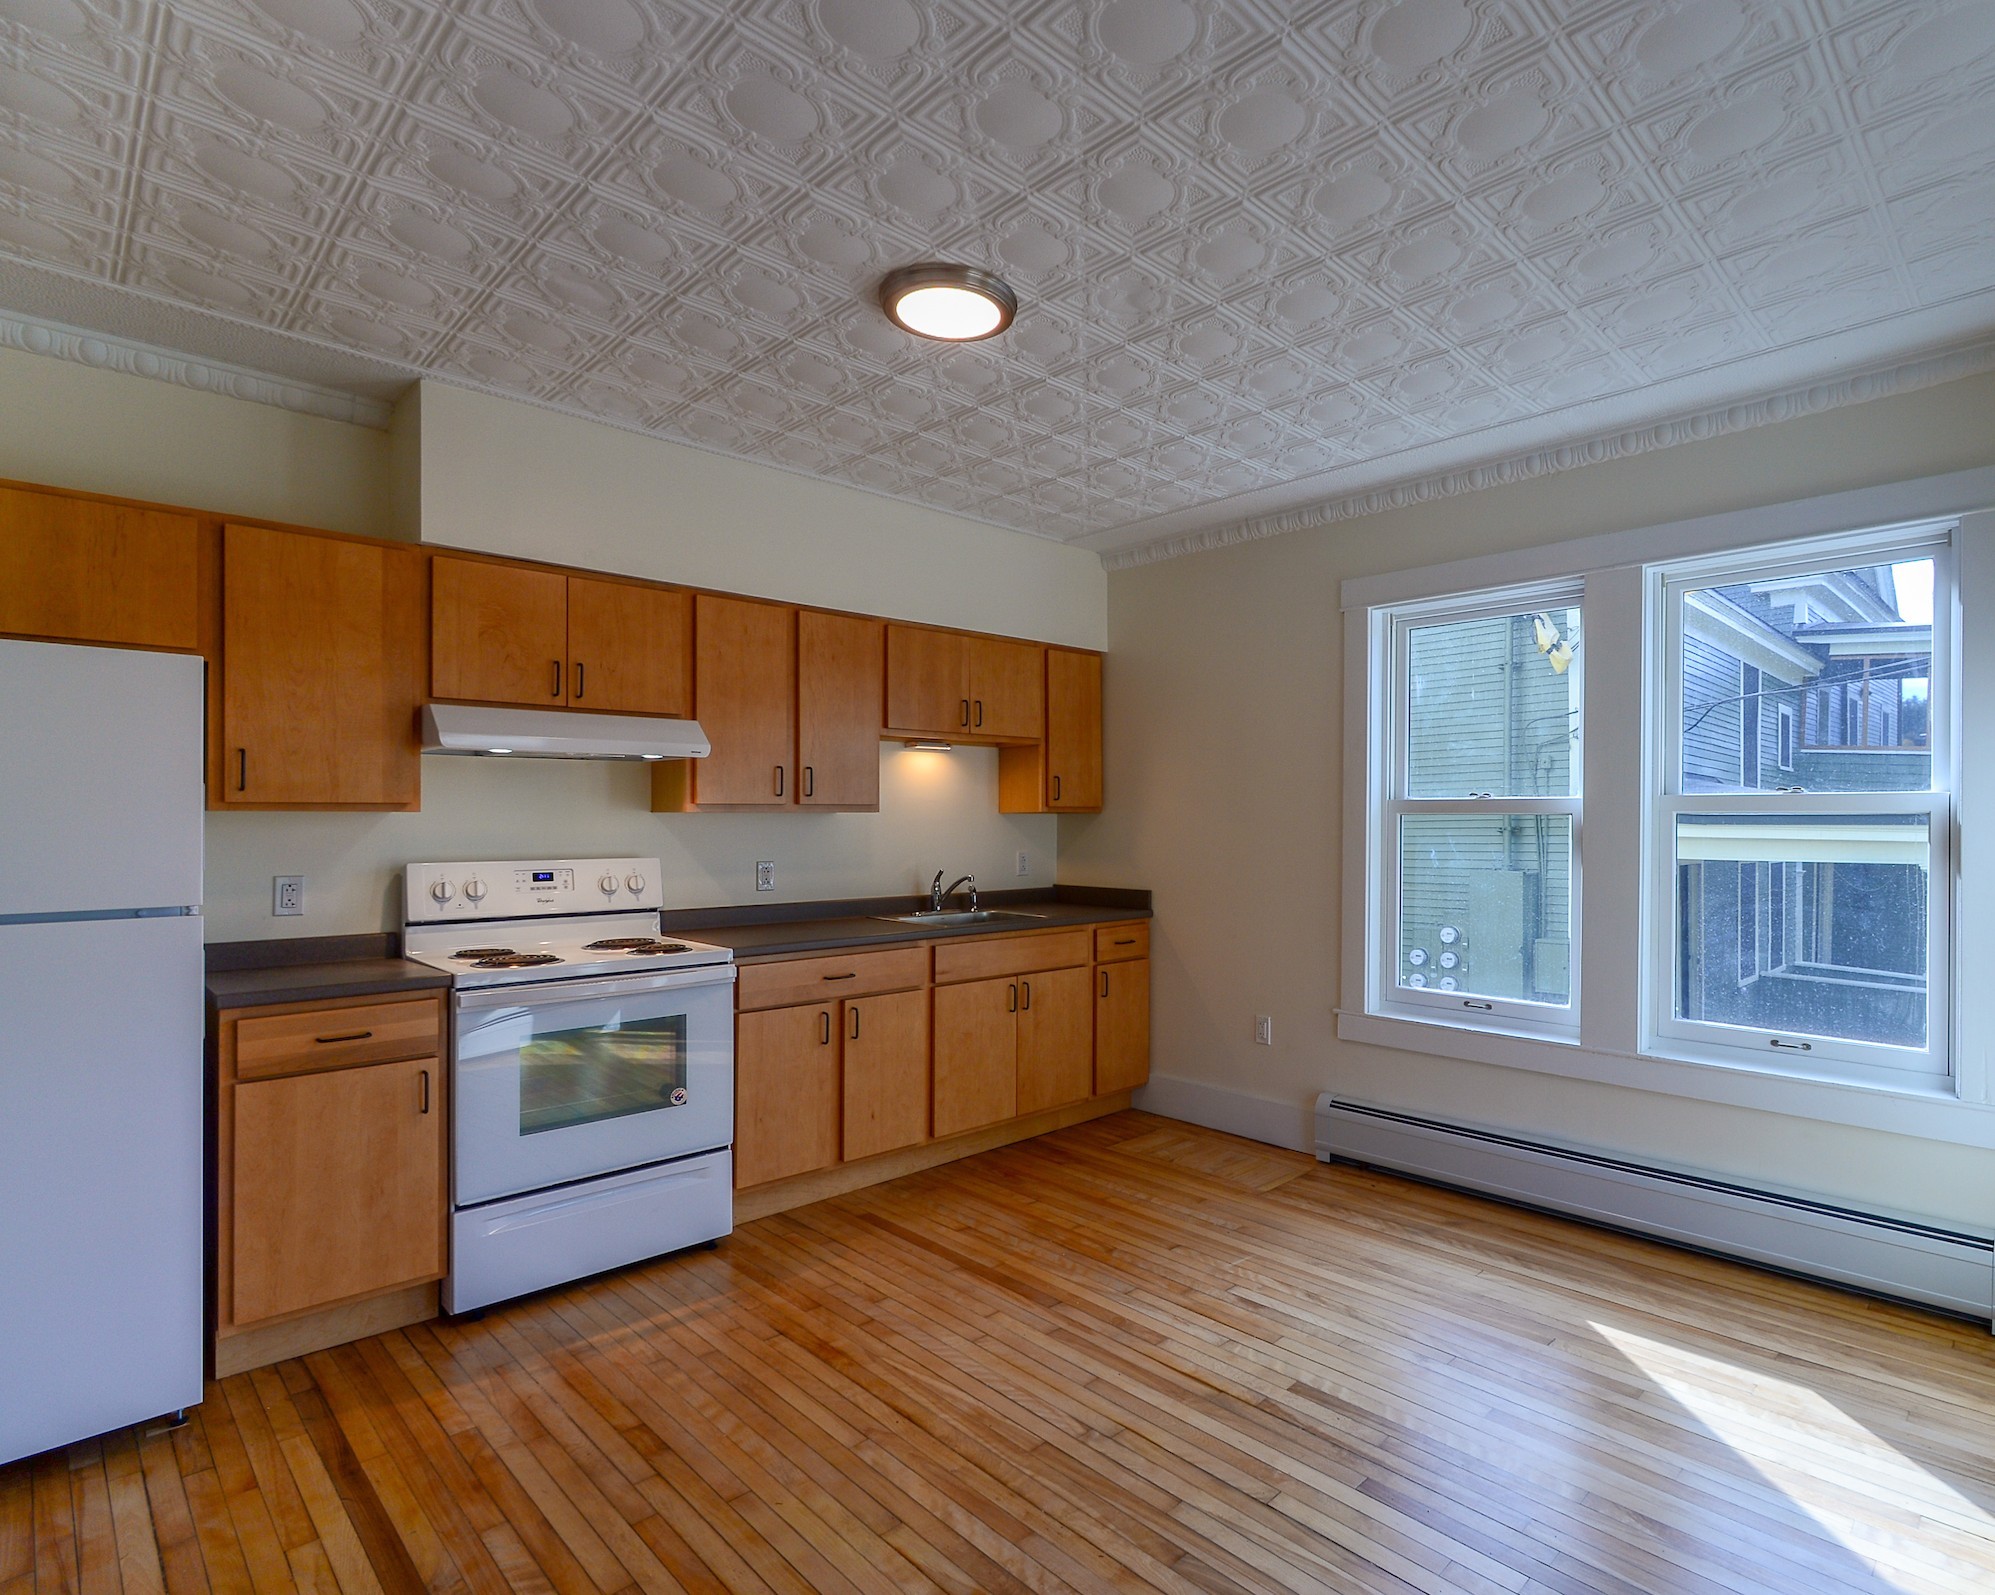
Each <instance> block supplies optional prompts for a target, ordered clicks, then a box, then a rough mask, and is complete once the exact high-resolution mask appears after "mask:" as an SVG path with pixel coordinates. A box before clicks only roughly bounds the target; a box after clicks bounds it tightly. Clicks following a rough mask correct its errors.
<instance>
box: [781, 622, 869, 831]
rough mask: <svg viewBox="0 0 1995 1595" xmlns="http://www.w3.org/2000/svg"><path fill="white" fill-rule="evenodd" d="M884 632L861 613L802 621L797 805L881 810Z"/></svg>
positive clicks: (798, 682)
mask: <svg viewBox="0 0 1995 1595" xmlns="http://www.w3.org/2000/svg"><path fill="white" fill-rule="evenodd" d="M885 668H886V627H885V626H884V625H882V624H881V623H880V622H879V621H877V620H867V619H865V618H864V617H863V616H859V615H829V614H824V613H822V612H821V611H818V610H815V609H806V610H804V611H802V612H801V613H800V614H799V615H798V616H797V766H798V771H797V781H798V787H797V801H798V802H799V803H800V804H802V805H803V806H804V807H806V808H841V809H877V808H878V807H879V806H880V724H881V721H880V715H881V684H882V681H883V678H884V672H885Z"/></svg>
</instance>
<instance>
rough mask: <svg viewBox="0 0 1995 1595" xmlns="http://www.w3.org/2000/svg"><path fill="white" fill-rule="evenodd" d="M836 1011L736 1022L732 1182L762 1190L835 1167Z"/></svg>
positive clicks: (827, 1008) (770, 1012) (784, 1011)
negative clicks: (768, 1183)
mask: <svg viewBox="0 0 1995 1595" xmlns="http://www.w3.org/2000/svg"><path fill="white" fill-rule="evenodd" d="M842 1095H843V1093H842V1088H841V1085H840V1081H839V1072H838V1004H837V1003H835V1002H828V1003H813V1004H811V1005H810V1006H809V1007H805V1008H770V1009H767V1010H765V1011H764V1012H762V1013H745V1014H741V1015H738V1016H737V1017H736V1019H735V1022H734V1183H735V1184H736V1185H737V1186H740V1185H760V1184H762V1183H763V1182H764V1181H766V1180H781V1179H787V1178H788V1177H789V1176H790V1175H792V1174H808V1173H809V1172H810V1171H811V1170H812V1169H823V1168H829V1167H831V1165H832V1164H834V1163H836V1162H837V1161H838V1152H839V1134H838V1124H839V1109H840V1104H841V1101H842Z"/></svg>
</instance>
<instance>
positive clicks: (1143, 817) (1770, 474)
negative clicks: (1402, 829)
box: [1060, 376, 1995, 1224]
mask: <svg viewBox="0 0 1995 1595" xmlns="http://www.w3.org/2000/svg"><path fill="white" fill-rule="evenodd" d="M1989 464H1995V376H1988V377H1978V378H1973V379H1969V380H1966V381H1961V382H1955V383H1951V384H1948V385H1945V386H1941V387H1936V388H1929V389H1926V390H1924V391H1921V392H1918V393H1913V394H1907V395H1903V396H1901V397H1897V398H1893V399H1885V400H1878V401H1875V402H1873V403H1871V404H1867V405H1861V406H1853V407H1850V408H1846V409H1841V410H1836V411H1832V412H1829V413H1827V414H1824V415H1821V416H1816V417H1811V418H1808V419H1804V420H1799V421H1792V422H1788V423H1786V424H1784V425H1780V426H1770V427H1761V428H1758V429H1756V430H1753V431H1750V432H1744V433H1740V434H1738V435H1736V436H1733V437H1728V438H1722V439H1716V440H1712V441H1709V442H1704V443H1696V444H1689V445H1684V446H1681V447H1678V448H1675V449H1671V450H1666V451H1663V452H1659V453H1655V454H1649V455H1643V456H1640V457H1637V458H1633V459H1628V460H1622V461H1617V462H1612V463H1608V464H1603V465H1598V466H1593V467H1589V468H1587V469H1584V470H1578V471H1572V472H1568V473H1566V474H1563V475H1559V476H1553V477H1548V478H1545V479H1542V480H1539V481H1535V482H1529V483H1520V484H1517V485H1514V486H1509V487H1504V488H1498V489H1492V490H1489V491H1487V492H1483V493H1479V494H1474V495H1466V496H1463V497H1460V498H1454V499H1446V500H1442V501H1439V502H1435V503H1430V504H1425V505H1421V506H1419V507H1417V508H1413V509H1408V510H1400V511H1394V512H1390V513H1387V514H1381V515H1376V516H1371V517H1368V518H1365V519H1361V520H1354V521H1345V522H1341V523H1338V524H1335V525H1331V526H1328V527H1324V528H1321V529H1319V530H1315V531H1311V532H1304V533H1297V534H1293V535H1290V536H1287V537H1280V538H1272V539H1268V540H1266V541H1262V542H1256V543H1248V544H1243V545H1241V546H1238V547H1235V548H1230V549H1224V550H1219V551H1215V552H1213V553H1209V554H1201V555H1195V556H1191V557H1188V558H1183V559H1178V560H1172V561H1168V562H1165V563H1161V564H1155V565H1148V566H1139V567H1136V568H1133V569H1129V570H1123V571H1116V572H1112V573H1111V574H1110V577H1109V650H1110V651H1109V668H1108V672H1107V688H1106V690H1107V715H1106V718H1107V726H1108V733H1107V749H1106V752H1107V761H1108V769H1107V780H1108V786H1109V791H1110V792H1111V793H1112V794H1113V795H1114V796H1113V800H1112V802H1111V805H1110V807H1109V809H1108V811H1107V812H1106V813H1104V814H1102V815H1100V816H1095V817H1088V818H1071V819H1063V820H1062V821H1061V822H1060V826H1061V833H1060V841H1061V848H1060V859H1061V878H1062V879H1063V880H1068V881H1077V882H1089V883H1095V884H1105V885H1140V886H1149V887H1151V888H1153V889H1154V890H1155V892H1156V907H1157V916H1158V918H1157V927H1156V931H1155V933H1154V935H1155V941H1154V945H1155V949H1156V952H1155V991H1156V997H1155V1012H1154V1016H1153V1017H1154V1026H1155V1032H1154V1033H1155V1045H1154V1056H1155V1070H1156V1072H1157V1073H1158V1074H1159V1075H1164V1076H1175V1077H1179V1078H1182V1079H1187V1080H1192V1081H1197V1082H1201V1083H1204V1084H1207V1085H1212V1086H1217V1087H1221V1088H1224V1089H1228V1090H1232V1091H1237V1092H1241V1093H1245V1094H1248V1095H1250V1096H1253V1097H1260V1098H1265V1099H1272V1100H1275V1101H1277V1102H1281V1103H1286V1104H1291V1105H1293V1107H1294V1108H1295V1110H1296V1115H1297V1116H1296V1120H1295V1121H1294V1122H1296V1123H1297V1125H1298V1127H1299V1125H1300V1122H1301V1112H1302V1109H1303V1106H1304V1104H1306V1103H1307V1102H1309V1101H1310V1100H1311V1099H1313V1097H1314V1095H1315V1094H1316V1093H1317V1092H1319V1091H1324V1090H1334V1091H1338V1092H1343V1093H1347V1094H1349V1095H1351V1096H1353V1097H1356V1098H1359V1099H1362V1100H1366V1101H1371V1102H1377V1103H1382V1104H1385V1105H1388V1106H1394V1107H1399V1108H1402V1109H1406V1110H1410V1111H1415V1112H1426V1113H1431V1114H1435V1115H1439V1116H1452V1117H1458V1118H1463V1119H1469V1120H1475V1121H1479V1122H1482V1123H1486V1124H1492V1125H1498V1126H1506V1127H1512V1128H1518V1129H1524V1130H1528V1131H1531V1132H1533V1133H1538V1134H1543V1135H1548V1136H1553V1137H1558V1138H1564V1139H1568V1140H1572V1141H1577V1142H1584V1143H1587V1144H1591V1145H1594V1146H1604V1147H1610V1148H1615V1149H1620V1150H1625V1151H1628V1152H1631V1153H1635V1154H1638V1155H1641V1156H1645V1157H1652V1158H1656V1159H1661V1160H1664V1161H1671V1162H1676V1163H1680V1164H1687V1165H1692V1166H1696V1167H1701V1168H1706V1169H1714V1170H1718V1171H1721V1172H1728V1173H1733V1174H1737V1175H1741V1176H1747V1177H1751V1178H1756V1179H1762V1180H1772V1181H1776V1182H1779V1183H1783V1184H1787V1185H1790V1186H1793V1187H1796V1188H1799V1189H1803V1190H1819V1191H1826V1192H1829V1193H1830V1194H1834V1195H1841V1196H1845V1197H1848V1198H1850V1199H1854V1200H1858V1201H1863V1202H1868V1203H1875V1204H1877V1205H1880V1206H1885V1207H1893V1208H1900V1209H1905V1210H1909V1211H1914V1212H1921V1213H1928V1214H1932V1215H1935V1216H1938V1217H1942V1218H1946V1219H1950V1220H1953V1221H1956V1222H1971V1223H1975V1224H1987V1223H1989V1222H1990V1221H1991V1219H1995V1155H1991V1154H1988V1153H1981V1152H1972V1151H1968V1150H1965V1149H1961V1148H1957V1147H1952V1146H1944V1145H1938V1144H1935V1143H1930V1142H1925V1141H1916V1142H1915V1141H1911V1140H1907V1139H1903V1138H1899V1137H1895V1136H1887V1135H1881V1134H1875V1133H1871V1132H1865V1131H1861V1130H1853V1129H1846V1128H1839V1127H1836V1126H1831V1125H1826V1124H1818V1123H1815V1122H1812V1121H1804V1120H1798V1119H1786V1118H1776V1117H1774V1116H1772V1115H1768V1114H1764V1113H1759V1112H1752V1111H1746V1110H1741V1109H1736V1108H1726V1107H1720V1106H1716V1105H1712V1104H1706V1103H1701V1102H1693V1101H1688V1100H1684V1099H1681V1098H1674V1097H1664V1096H1658V1095H1653V1094H1649V1093H1644V1092H1637V1091H1632V1090H1626V1089H1621V1088H1617V1087H1611V1086H1602V1085H1593V1084H1588V1083H1584V1082H1578V1081H1568V1080H1564V1079H1557V1078H1553V1077H1550V1076H1545V1075H1538V1074H1532V1073H1527V1072H1524V1071H1520V1070H1508V1069H1498V1068H1492V1067H1489V1066H1484V1065H1477V1064H1468V1063H1456V1062H1451V1061H1445V1060H1442V1059H1437V1058H1430V1057H1425V1056H1421V1055H1416V1054H1412V1053H1404V1052H1396V1051H1388V1050H1384V1049H1380V1048H1372V1047H1362V1046H1355V1045H1350V1044H1345V1043H1340V1042H1339V1041H1338V1040H1337V1037H1336V1031H1335V1020H1334V1014H1333V1010H1334V1008H1335V1006H1336V1003H1337V1000H1338V970H1339V945H1338V932H1339V912H1340V899H1341V867H1340V857H1339V853H1340V848H1341V838H1342V814H1341V804H1340V800H1339V799H1340V793H1341V790H1342V787H1341V782H1342V763H1343V728H1342V724H1341V703H1342V697H1341V694H1342V690H1343V689H1342V680H1341V653H1340V650H1341V637H1342V631H1341V625H1340V619H1339V615H1338V608H1337V605H1338V584H1339V583H1340V582H1341V581H1342V580H1343V579H1345V578H1346V577H1351V576H1358V575H1365V574H1370V573H1376V572H1384V571H1393V570H1401V569H1405V568H1408V567H1410V566H1415V565H1424V564H1433V563H1437V562H1440V561H1444V560H1450V559H1457V558H1462V557H1465V556H1468V555H1473V554H1482V553H1490V552H1500V551H1503V550H1506V549H1515V548H1525V547H1530V546H1532V545H1535V544H1540V543H1548V542H1555V541H1558V540H1560V539H1564V538H1569V537H1577V536H1584V535H1586V534H1588V533H1593V532H1603V531H1611V530H1616V529H1620V528H1630V527H1640V526H1645V525H1652V524H1657V523H1660V522H1663V521H1668V520H1674V519H1679V518H1684V517H1688V516H1694V515H1699V514H1705V513H1713V512H1717V511H1721V510H1727V509H1735V508H1741V507H1745V506H1749V505H1754V504H1766V503H1776V502H1780V501H1782V500H1787V499H1797V498H1805V497H1810V496H1813V495H1816V494H1821V493H1828V492H1834V491H1838V490H1840V489H1845V488H1853V487H1859V486H1865V485H1869V484H1874V483H1879V482H1887V481H1893V480H1900V479H1905V478H1910V477H1916V476H1923V475H1928V474H1933V473H1938V472H1941V471H1948V470H1959V469H1965V468H1969V467H1973V466H1985V465H1989ZM1974 618H1975V617H1970V621H1971V622H1972V621H1973V620H1974ZM1188 733H1189V734H1188ZM1256 1014H1270V1015H1272V1016H1273V1019H1274V1036H1275V1044H1274V1046H1273V1047H1271V1048H1270V1047H1260V1046H1256V1045H1254V1044H1253V1041H1252V1035H1253V1020H1254V1016H1255V1015H1256Z"/></svg>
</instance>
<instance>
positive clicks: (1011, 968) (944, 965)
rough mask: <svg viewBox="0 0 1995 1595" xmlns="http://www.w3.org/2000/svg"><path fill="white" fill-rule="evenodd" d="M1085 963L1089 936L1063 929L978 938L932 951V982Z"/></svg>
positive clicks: (940, 983)
mask: <svg viewBox="0 0 1995 1595" xmlns="http://www.w3.org/2000/svg"><path fill="white" fill-rule="evenodd" d="M1087 961H1088V933H1087V932H1086V931H1085V930H1062V931H1053V932H1051V933H1046V934H1040V935H1028V936H992V937H988V938H986V937H981V936H980V937H978V938H977V939H976V940H974V941H952V942H944V943H943V944H942V945H941V946H940V947H937V948H936V949H935V983H936V984H937V985H938V986H939V985H943V984H945V983H946V982H949V981H957V980H995V979H997V978H998V977H999V976H1002V975H1029V974H1031V973H1032V971H1033V970H1035V969H1065V968H1067V967H1068V966H1069V965H1072V964H1084V963H1086V962H1087Z"/></svg>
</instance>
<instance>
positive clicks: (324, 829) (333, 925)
mask: <svg viewBox="0 0 1995 1595" xmlns="http://www.w3.org/2000/svg"><path fill="white" fill-rule="evenodd" d="M650 801H651V776H650V772H649V771H648V770H646V769H643V768H641V767H638V766H635V765H629V764H612V763H600V764H599V763H594V762H580V761H576V762H569V761H564V760H554V759H450V758H433V759H426V760H424V761H423V808H422V812H421V813H420V814H211V815H209V816H208V865H207V903H206V908H205V912H206V914H207V917H208V939H209V940H210V941H240V940H249V939H252V938H260V937H266V936H321V935H338V934H345V933H347V932H351V931H372V930H386V929H388V928H390V927H391V926H396V925H399V924H400V923H401V917H402V915H401V898H400V896H399V895H398V894H399V892H400V890H401V885H400V879H399V876H398V873H397V872H398V871H399V870H400V869H401V867H402V866H403V865H404V864H406V863H410V862H413V861H422V862H428V861H432V860H453V859H485V858H523V857H531V856H535V855H541V856H548V857H556V858H610V857H618V856H622V855H624V854H633V855H636V856H638V857H641V858H650V857H654V856H655V857H657V858H658V860H659V862H660V869H661V875H660V879H661V881H662V882H663V885H664V891H665V901H666V902H667V903H668V904H671V905H676V906H686V907H694V906H701V907H704V906H710V905H712V904H716V903H748V902H757V901H761V902H805V901H811V900H813V899H818V898H827V897H864V896H872V895H875V894H885V893H913V892H915V891H917V890H920V889H921V888H922V887H925V886H926V884H927V882H928V879H929V877H931V876H932V875H933V874H934V873H935V871H936V870H938V869H943V870H947V871H948V872H949V874H950V876H951V877H954V876H957V875H962V874H965V873H974V874H975V875H976V877H977V883H978V885H979V886H980V887H982V888H984V889H985V890H989V889H992V888H1005V887H1015V886H1045V885H1050V884H1051V883H1052V881H1053V878H1054V868H1053V849H1054V845H1055V839H1056V830H1055V827H1056V825H1057V822H1056V821H1055V820H1053V819H1052V818H1051V817H1050V816H1045V815H1004V814H999V813H998V811H997V752H996V750H995V749H992V748H959V749H957V750H956V752H954V753H924V752H918V751H915V750H913V749H910V748H903V747H900V746H898V745H897V744H892V743H888V744H883V745H882V746H881V749H880V812H879V813H877V814H805V813H785V814H780V815H771V816H763V815H754V814H652V813H650V812H649V806H650ZM1020 849H1024V850H1025V853H1026V856H1027V867H1028V870H1029V873H1028V874H1027V875H1026V876H1025V877H1023V878H1020V877H1018V876H1017V875H1015V874H1014V873H1013V869H1014V865H1015V863H1016V854H1017V853H1018V851H1019V850H1020ZM758 859H772V860H774V861H775V865H776V890H775V892H774V894H773V895H770V896H763V897H758V895H757V893H756V891H755V863H756V861H757V860H758ZM273 875H303V876H304V877H305V913H304V915H303V916H302V917H300V918H296V919H292V918H286V919H273V918H272V917H271V914H270V893H271V886H270V878H271V877H272V876H273Z"/></svg>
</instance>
